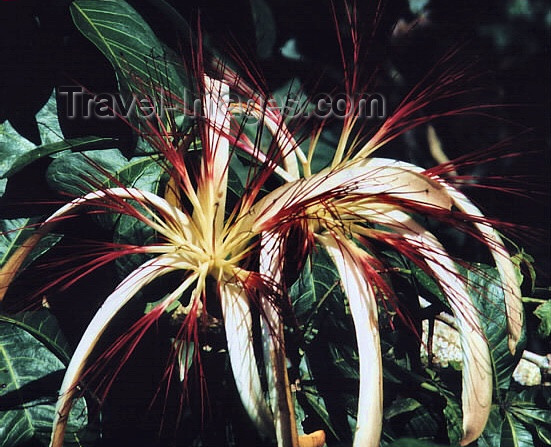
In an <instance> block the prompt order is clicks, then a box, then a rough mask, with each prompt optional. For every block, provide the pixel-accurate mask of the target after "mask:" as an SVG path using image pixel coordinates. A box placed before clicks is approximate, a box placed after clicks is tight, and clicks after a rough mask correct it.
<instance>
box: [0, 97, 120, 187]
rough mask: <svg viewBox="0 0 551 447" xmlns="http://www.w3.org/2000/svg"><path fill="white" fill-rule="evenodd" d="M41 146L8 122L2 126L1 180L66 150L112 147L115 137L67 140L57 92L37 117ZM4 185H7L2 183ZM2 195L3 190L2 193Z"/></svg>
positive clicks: (0, 151)
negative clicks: (60, 121) (61, 123)
mask: <svg viewBox="0 0 551 447" xmlns="http://www.w3.org/2000/svg"><path fill="white" fill-rule="evenodd" d="M36 123H37V126H38V130H39V133H40V139H41V142H42V144H41V145H39V146H37V145H36V144H34V143H32V142H31V141H29V140H27V139H26V138H25V137H23V136H21V135H19V133H17V131H16V130H15V129H14V128H13V126H12V125H11V124H10V123H9V122H7V121H6V122H4V123H3V124H0V179H2V180H5V179H7V178H9V177H11V176H12V175H13V174H15V173H17V172H18V171H20V170H21V169H23V168H24V167H25V166H27V165H29V164H31V163H32V162H34V161H36V160H38V159H40V158H42V157H47V156H52V155H55V154H57V153H59V152H63V151H65V150H68V149H70V150H72V151H82V150H89V149H103V148H106V147H113V146H114V145H115V143H116V140H115V139H113V138H100V137H82V138H73V139H68V140H66V139H64V138H63V133H62V132H61V128H60V127H59V121H58V117H57V106H56V99H55V92H52V95H51V96H50V99H49V100H48V102H47V103H46V104H45V105H44V107H42V109H40V111H39V112H38V113H37V114H36ZM2 183H4V184H5V183H6V182H5V181H3V182H2ZM0 192H3V189H2V191H0Z"/></svg>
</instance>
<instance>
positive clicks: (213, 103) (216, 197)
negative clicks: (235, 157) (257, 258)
mask: <svg viewBox="0 0 551 447" xmlns="http://www.w3.org/2000/svg"><path fill="white" fill-rule="evenodd" d="M204 80H205V89H206V91H205V100H204V108H205V113H206V118H207V123H208V139H209V145H210V151H211V156H212V160H210V163H212V165H211V166H209V168H210V169H212V172H211V175H212V177H211V178H209V179H208V180H207V182H206V183H204V184H200V185H199V187H198V188H199V190H198V196H199V197H202V195H203V192H202V191H201V189H203V188H208V189H210V190H209V191H208V192H207V194H212V195H213V197H212V199H211V200H212V201H211V202H210V203H209V204H208V205H209V206H212V207H213V208H214V212H215V216H214V222H213V225H214V228H215V232H218V231H221V230H222V227H223V226H224V211H225V207H226V191H227V184H228V165H229V156H230V152H229V150H230V149H229V148H230V143H229V140H228V138H227V135H228V133H229V128H230V116H229V112H228V103H229V96H228V95H229V91H230V89H229V86H228V84H226V83H224V82H221V81H219V80H217V79H213V78H210V77H209V76H207V75H205V76H204ZM205 174H206V173H205ZM203 180H205V179H203ZM204 205H207V204H204Z"/></svg>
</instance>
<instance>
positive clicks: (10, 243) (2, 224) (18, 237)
mask: <svg viewBox="0 0 551 447" xmlns="http://www.w3.org/2000/svg"><path fill="white" fill-rule="evenodd" d="M30 225H32V220H31V219H30V218H20V219H6V220H0V266H2V265H4V263H5V262H7V260H8V259H9V258H10V257H11V255H12V254H13V253H15V251H16V250H17V248H19V246H20V245H21V244H22V243H23V242H25V240H26V239H27V238H28V237H29V236H30V235H31V234H32V232H33V228H32V227H30ZM62 237H63V236H62V235H59V234H53V233H51V234H48V235H46V236H44V237H43V238H42V239H41V240H40V242H39V243H38V244H37V245H36V247H35V248H34V250H33V251H32V252H31V253H30V254H29V255H28V256H27V258H26V259H25V261H24V262H23V264H22V265H21V269H20V270H23V269H24V268H25V267H26V266H28V265H29V264H30V263H32V262H33V261H34V260H35V259H37V258H38V257H40V256H42V255H43V254H44V253H45V252H46V251H48V250H49V249H50V248H51V247H53V246H54V245H55V244H57V243H58V242H59V241H60V240H61V238H62Z"/></svg>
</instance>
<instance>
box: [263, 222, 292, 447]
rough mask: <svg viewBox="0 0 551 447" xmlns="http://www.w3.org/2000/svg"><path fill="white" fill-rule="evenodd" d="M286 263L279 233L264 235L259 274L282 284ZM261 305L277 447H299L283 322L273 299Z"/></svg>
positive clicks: (266, 300) (265, 359)
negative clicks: (284, 263) (283, 269)
mask: <svg viewBox="0 0 551 447" xmlns="http://www.w3.org/2000/svg"><path fill="white" fill-rule="evenodd" d="M283 262H284V261H283V247H282V241H281V239H280V238H279V237H278V235H277V234H273V233H264V234H263V235H262V247H261V251H260V261H259V272H260V273H261V274H264V275H266V276H268V277H270V278H271V279H272V280H273V281H274V282H275V283H276V284H277V283H279V284H281V282H282V268H283ZM260 306H261V321H260V323H261V328H262V341H263V344H262V346H263V348H264V362H265V364H266V376H267V379H268V389H269V395H270V403H271V407H272V413H273V415H274V422H275V429H276V437H277V442H278V447H298V445H299V439H298V432H297V426H296V420H295V411H294V404H293V400H292V398H291V388H290V385H289V377H288V374H287V358H286V355H285V340H284V333H283V320H282V318H281V315H280V313H279V312H278V309H277V308H276V306H275V304H274V303H273V302H272V301H271V300H269V299H262V300H261V302H260Z"/></svg>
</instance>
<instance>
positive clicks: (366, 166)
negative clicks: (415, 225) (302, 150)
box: [250, 160, 452, 231]
mask: <svg viewBox="0 0 551 447" xmlns="http://www.w3.org/2000/svg"><path fill="white" fill-rule="evenodd" d="M335 191H342V193H341V195H342V196H343V197H347V196H348V197H350V196H352V195H358V198H361V197H362V196H363V197H368V196H374V195H377V194H385V195H388V196H391V197H396V198H399V199H403V200H410V201H415V202H419V203H422V204H425V205H431V206H436V207H439V208H442V209H450V208H451V204H452V202H451V199H450V197H449V195H448V194H447V193H446V190H445V188H444V186H442V185H441V184H440V183H438V182H437V181H435V180H433V179H430V178H428V177H427V176H425V175H421V174H419V173H416V172H412V171H411V170H410V169H404V168H402V167H400V166H380V165H378V164H376V163H372V162H371V160H360V161H355V162H351V163H348V164H346V165H344V166H342V167H340V168H338V169H335V170H324V171H321V172H319V173H317V174H314V175H312V176H311V177H309V178H307V179H300V180H297V181H294V182H291V183H287V184H284V185H282V186H280V187H279V188H277V189H276V190H275V191H273V192H272V193H270V194H267V195H266V196H265V197H264V198H263V199H262V200H260V201H259V202H258V203H257V204H256V205H255V206H254V207H253V208H252V210H251V213H250V215H251V216H254V218H255V219H256V221H255V223H254V226H253V231H258V229H261V228H262V227H263V225H265V224H266V222H268V221H269V220H270V219H272V218H274V217H275V216H276V215H278V214H285V210H286V209H289V210H292V209H293V208H294V207H296V206H297V205H300V204H301V203H302V204H307V203H309V202H311V201H313V200H314V201H315V200H316V198H320V199H323V198H324V196H325V197H327V196H328V195H329V196H330V195H331V194H334V193H335Z"/></svg>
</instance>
